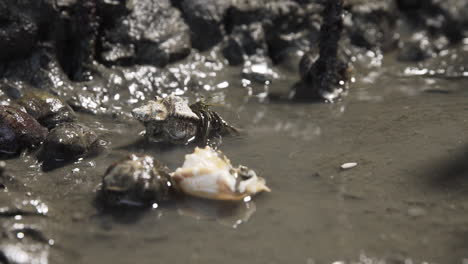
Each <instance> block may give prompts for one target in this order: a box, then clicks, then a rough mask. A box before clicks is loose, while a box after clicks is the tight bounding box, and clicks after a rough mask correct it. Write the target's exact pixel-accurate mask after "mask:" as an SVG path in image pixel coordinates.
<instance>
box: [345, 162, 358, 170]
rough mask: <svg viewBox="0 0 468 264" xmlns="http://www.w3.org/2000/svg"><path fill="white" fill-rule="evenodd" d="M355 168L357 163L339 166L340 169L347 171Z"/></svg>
mask: <svg viewBox="0 0 468 264" xmlns="http://www.w3.org/2000/svg"><path fill="white" fill-rule="evenodd" d="M356 166H357V162H347V163H343V164H342V165H341V169H343V170H347V169H352V168H354V167H356Z"/></svg>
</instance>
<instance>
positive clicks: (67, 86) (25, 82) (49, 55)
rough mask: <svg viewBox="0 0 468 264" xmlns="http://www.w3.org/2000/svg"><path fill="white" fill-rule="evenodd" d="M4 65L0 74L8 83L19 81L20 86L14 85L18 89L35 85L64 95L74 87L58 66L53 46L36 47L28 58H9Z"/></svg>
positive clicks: (61, 95)
mask: <svg viewBox="0 0 468 264" xmlns="http://www.w3.org/2000/svg"><path fill="white" fill-rule="evenodd" d="M5 66H6V67H5V69H4V71H3V72H0V74H2V75H3V76H4V77H5V79H6V80H8V82H10V83H15V82H19V83H20V84H21V86H16V87H17V88H18V90H20V91H22V90H24V89H23V88H28V87H35V88H38V89H41V90H45V91H52V92H53V94H58V95H59V96H60V97H66V96H67V95H68V93H69V92H70V91H73V90H74V89H75V86H74V84H73V83H72V82H71V81H70V80H69V78H68V76H67V75H66V74H65V73H64V71H63V69H62V67H61V66H60V63H59V62H58V60H57V58H56V56H55V49H53V48H47V47H45V48H39V49H36V50H35V52H34V53H33V54H31V56H29V57H28V58H24V59H16V60H11V61H9V62H8V63H6V64H5ZM22 86H24V87H22Z"/></svg>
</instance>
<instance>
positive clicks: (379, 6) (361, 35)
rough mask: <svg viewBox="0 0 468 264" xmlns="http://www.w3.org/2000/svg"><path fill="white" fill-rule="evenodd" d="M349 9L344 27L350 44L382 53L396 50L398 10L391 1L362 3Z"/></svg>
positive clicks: (382, 0)
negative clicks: (376, 49) (379, 50)
mask: <svg viewBox="0 0 468 264" xmlns="http://www.w3.org/2000/svg"><path fill="white" fill-rule="evenodd" d="M349 9H350V10H349V11H350V12H349V15H350V17H348V18H347V19H346V20H345V21H346V23H345V26H346V31H347V32H348V34H349V38H350V39H351V43H352V44H354V45H356V46H359V47H363V48H366V49H375V48H378V49H381V50H383V51H388V50H391V49H393V48H396V45H397V42H398V34H397V33H396V22H397V18H398V10H397V7H396V5H395V4H394V2H393V1H386V0H381V1H372V2H362V3H359V4H352V5H351V6H350V7H349Z"/></svg>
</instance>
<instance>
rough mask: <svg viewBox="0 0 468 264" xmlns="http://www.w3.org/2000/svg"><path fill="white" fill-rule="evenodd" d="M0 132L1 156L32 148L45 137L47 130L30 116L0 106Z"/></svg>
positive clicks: (9, 107) (18, 110) (12, 108)
mask: <svg viewBox="0 0 468 264" xmlns="http://www.w3.org/2000/svg"><path fill="white" fill-rule="evenodd" d="M0 132H1V133H0V152H1V153H2V154H16V153H18V152H20V151H21V150H23V149H25V148H33V147H35V146H38V145H39V144H40V143H41V142H42V141H43V140H44V139H45V137H46V136H47V129H46V128H45V127H43V126H41V124H39V123H38V122H37V121H36V120H35V119H34V118H33V117H32V116H31V115H29V114H28V113H26V112H23V111H21V110H20V109H18V108H14V107H11V106H0Z"/></svg>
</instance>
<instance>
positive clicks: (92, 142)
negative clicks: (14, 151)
mask: <svg viewBox="0 0 468 264" xmlns="http://www.w3.org/2000/svg"><path fill="white" fill-rule="evenodd" d="M99 149H100V141H99V137H98V135H97V134H96V133H95V132H94V131H93V130H91V129H90V128H88V127H86V126H84V125H82V124H79V123H63V124H61V125H59V126H57V127H55V128H54V129H52V130H51V131H50V132H49V135H48V136H47V138H46V139H45V141H44V144H43V145H42V147H41V149H40V151H39V153H38V155H37V156H38V159H39V161H42V162H43V169H46V170H48V169H52V168H55V167H56V166H59V165H61V163H64V162H65V163H66V162H69V161H74V160H77V159H79V158H83V157H87V156H91V155H93V154H97V153H98V151H99Z"/></svg>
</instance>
